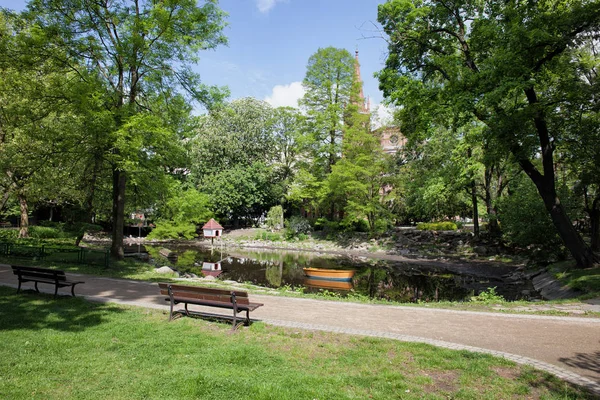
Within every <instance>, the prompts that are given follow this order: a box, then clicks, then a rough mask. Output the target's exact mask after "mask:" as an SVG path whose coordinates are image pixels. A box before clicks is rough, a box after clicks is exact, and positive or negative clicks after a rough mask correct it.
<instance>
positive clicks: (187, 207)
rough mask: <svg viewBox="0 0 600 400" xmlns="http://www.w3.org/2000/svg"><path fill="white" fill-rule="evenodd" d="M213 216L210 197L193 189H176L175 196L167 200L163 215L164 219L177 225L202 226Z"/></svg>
mask: <svg viewBox="0 0 600 400" xmlns="http://www.w3.org/2000/svg"><path fill="white" fill-rule="evenodd" d="M212 216H213V213H212V211H211V210H210V199H209V197H208V195H206V194H204V193H200V192H198V191H197V190H196V189H193V188H189V189H186V190H181V188H178V189H176V190H175V193H174V194H173V196H172V197H171V198H169V199H168V200H167V202H166V205H165V209H164V210H163V211H162V213H161V217H162V218H163V219H168V220H171V221H174V222H176V223H190V222H191V223H194V224H202V223H205V222H207V221H208V220H209V219H211V218H212Z"/></svg>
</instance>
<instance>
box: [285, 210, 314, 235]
mask: <svg viewBox="0 0 600 400" xmlns="http://www.w3.org/2000/svg"><path fill="white" fill-rule="evenodd" d="M285 227H286V229H285V237H286V239H291V238H294V237H298V235H300V234H304V235H308V234H309V233H310V231H311V230H312V227H311V226H310V222H308V220H307V219H306V218H302V217H300V216H297V215H294V216H292V217H291V218H290V219H288V220H287V221H285Z"/></svg>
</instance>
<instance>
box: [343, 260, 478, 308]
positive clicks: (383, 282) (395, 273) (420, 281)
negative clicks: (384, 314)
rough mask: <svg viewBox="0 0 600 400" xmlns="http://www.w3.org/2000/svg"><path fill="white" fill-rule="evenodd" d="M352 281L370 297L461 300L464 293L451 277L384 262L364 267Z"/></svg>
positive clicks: (358, 290)
mask: <svg viewBox="0 0 600 400" xmlns="http://www.w3.org/2000/svg"><path fill="white" fill-rule="evenodd" d="M354 285H355V290H356V291H357V292H359V293H363V294H366V295H368V296H369V297H371V298H377V299H385V300H390V301H397V302H401V303H407V302H416V301H425V302H431V301H444V300H462V299H464V298H465V297H466V296H467V295H468V291H467V290H466V289H464V288H462V287H460V286H457V283H456V282H455V279H454V277H451V276H447V275H443V274H441V273H435V272H431V271H426V272H422V271H418V270H412V269H411V270H402V269H396V268H390V267H385V266H373V267H367V268H364V269H363V270H361V271H360V273H359V274H357V276H355V280H354Z"/></svg>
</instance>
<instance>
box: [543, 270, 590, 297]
mask: <svg viewBox="0 0 600 400" xmlns="http://www.w3.org/2000/svg"><path fill="white" fill-rule="evenodd" d="M549 269H550V271H551V272H552V273H553V274H554V276H555V277H556V278H558V279H559V280H560V281H561V282H562V283H563V284H564V285H566V286H568V287H570V288H571V289H574V290H579V291H581V292H583V293H585V294H586V295H585V297H586V298H594V297H600V267H595V268H585V269H577V268H575V263H574V262H571V261H565V262H560V263H555V264H552V265H550V266H549Z"/></svg>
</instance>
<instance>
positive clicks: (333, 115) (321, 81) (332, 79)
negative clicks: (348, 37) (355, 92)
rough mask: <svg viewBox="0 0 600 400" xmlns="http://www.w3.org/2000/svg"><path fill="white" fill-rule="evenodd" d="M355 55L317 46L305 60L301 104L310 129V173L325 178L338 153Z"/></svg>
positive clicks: (336, 159) (342, 50)
mask: <svg viewBox="0 0 600 400" xmlns="http://www.w3.org/2000/svg"><path fill="white" fill-rule="evenodd" d="M353 75H354V58H353V57H352V55H351V54H350V53H349V52H348V51H347V50H345V49H338V48H334V47H326V48H320V49H319V50H317V52H316V53H314V54H313V55H311V56H310V58H309V59H308V65H307V67H306V76H305V77H304V80H303V81H302V86H303V87H304V89H305V94H304V97H303V98H302V99H301V100H300V104H301V105H302V106H303V107H304V108H305V109H306V110H307V114H308V116H307V122H308V125H309V131H310V132H311V135H312V137H311V139H312V140H311V143H310V146H309V147H310V152H311V158H312V160H313V162H312V165H311V166H310V169H309V170H310V172H311V173H313V174H314V175H316V176H318V177H324V176H325V175H326V174H327V173H329V172H331V168H332V167H333V165H334V164H335V163H336V162H337V161H338V159H339V155H340V154H341V138H342V135H343V117H344V108H345V107H346V105H348V104H350V94H351V91H352V82H353Z"/></svg>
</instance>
